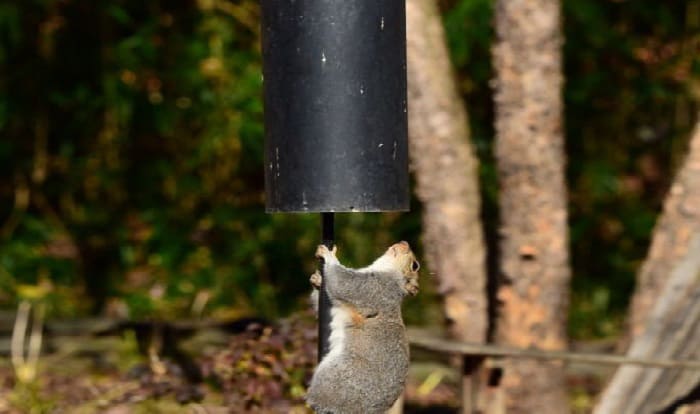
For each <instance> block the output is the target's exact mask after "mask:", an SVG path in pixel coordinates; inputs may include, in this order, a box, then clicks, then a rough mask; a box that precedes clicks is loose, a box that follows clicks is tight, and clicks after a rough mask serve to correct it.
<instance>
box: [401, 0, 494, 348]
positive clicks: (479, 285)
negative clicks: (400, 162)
mask: <svg viewBox="0 0 700 414" xmlns="http://www.w3.org/2000/svg"><path fill="white" fill-rule="evenodd" d="M406 17H407V38H408V52H407V53H408V111H409V113H408V115H409V137H410V144H409V145H410V150H411V168H412V170H413V172H414V173H415V178H416V194H417V196H418V198H419V199H420V200H421V202H422V203H423V245H424V247H425V254H426V259H427V263H428V265H429V267H430V269H431V270H432V271H433V272H434V273H435V276H436V278H437V280H438V283H439V287H438V289H439V292H440V294H441V295H442V296H443V298H444V304H445V314H446V315H447V318H448V321H449V323H450V332H451V334H452V335H453V336H454V337H455V338H458V339H461V340H465V341H473V342H483V341H484V339H485V336H486V327H487V319H488V317H487V298H486V269H485V249H484V240H483V233H482V228H481V224H480V223H481V220H480V217H479V210H480V196H479V188H478V181H477V166H478V162H477V160H476V157H475V156H474V154H473V151H472V147H471V144H470V141H469V129H468V120H467V114H466V110H465V108H464V105H463V103H462V100H461V99H460V97H459V95H458V94H457V90H456V85H455V82H454V77H453V73H452V69H451V63H450V58H449V54H448V51H447V46H446V43H445V34H444V29H443V26H442V19H441V16H440V12H439V9H438V7H437V4H436V2H435V1H433V0H408V1H407V2H406Z"/></svg>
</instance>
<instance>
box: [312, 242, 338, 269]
mask: <svg viewBox="0 0 700 414" xmlns="http://www.w3.org/2000/svg"><path fill="white" fill-rule="evenodd" d="M337 252H338V247H337V246H335V245H334V246H333V249H332V250H329V249H328V247H326V245H325V244H319V245H318V247H317V248H316V257H317V258H319V259H323V261H324V262H325V263H326V264H329V263H338V258H337V257H336V253H337Z"/></svg>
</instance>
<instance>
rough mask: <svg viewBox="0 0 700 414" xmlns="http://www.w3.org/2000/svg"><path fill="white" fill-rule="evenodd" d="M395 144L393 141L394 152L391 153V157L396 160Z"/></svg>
mask: <svg viewBox="0 0 700 414" xmlns="http://www.w3.org/2000/svg"><path fill="white" fill-rule="evenodd" d="M396 145H397V142H396V141H394V152H393V153H392V154H391V159H393V160H396Z"/></svg>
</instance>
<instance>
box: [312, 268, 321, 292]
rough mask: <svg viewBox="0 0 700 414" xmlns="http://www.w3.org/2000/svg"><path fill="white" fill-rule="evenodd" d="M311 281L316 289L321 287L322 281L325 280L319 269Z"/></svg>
mask: <svg viewBox="0 0 700 414" xmlns="http://www.w3.org/2000/svg"><path fill="white" fill-rule="evenodd" d="M309 282H311V286H313V287H315V288H316V289H320V288H321V282H323V277H322V276H321V273H320V272H319V271H318V270H317V271H315V272H314V273H313V274H312V275H311V277H310V278H309Z"/></svg>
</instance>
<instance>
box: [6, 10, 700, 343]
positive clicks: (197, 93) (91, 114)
mask: <svg viewBox="0 0 700 414" xmlns="http://www.w3.org/2000/svg"><path fill="white" fill-rule="evenodd" d="M563 4H564V26H563V27H564V32H565V37H566V43H565V49H564V50H565V72H566V73H565V76H566V79H567V83H566V90H565V100H566V131H567V137H568V141H567V142H568V156H569V169H568V178H569V184H570V198H571V203H570V206H571V229H572V233H571V247H572V257H573V266H574V275H575V277H574V292H573V305H574V306H573V308H572V309H573V310H572V319H571V320H572V323H571V330H572V333H573V334H574V335H575V336H578V337H581V336H585V337H590V336H604V335H610V334H612V333H614V332H615V329H617V327H619V326H620V324H619V320H620V318H621V316H622V315H623V314H624V311H625V307H626V301H627V300H628V297H629V293H630V291H631V289H632V286H633V281H634V272H635V271H636V269H637V267H638V265H639V263H640V261H641V260H642V259H643V257H644V255H645V251H646V247H647V244H648V241H649V235H650V232H651V228H652V226H653V224H654V220H655V218H656V214H657V212H658V211H659V208H660V205H661V201H662V199H663V195H664V192H665V190H666V188H667V186H668V183H669V181H670V179H671V178H672V175H673V171H674V168H675V167H676V166H677V165H678V161H679V159H680V157H681V156H682V153H683V151H684V143H685V140H686V138H687V136H688V133H689V130H690V128H691V126H692V123H693V122H694V115H695V110H696V108H697V105H696V101H697V97H698V90H699V88H698V85H699V84H698V79H699V78H700V76H699V75H700V62H699V61H698V57H697V46H698V25H699V23H698V20H699V19H700V18H699V15H700V5H699V2H698V0H687V1H678V2H654V1H651V0H643V1H642V0H640V1H634V2H632V1H611V0H608V1H597V2H590V1H585V0H567V1H564V2H563ZM441 5H442V6H443V10H444V12H445V25H446V32H447V35H448V41H449V45H450V48H451V50H452V53H453V61H454V64H455V68H456V76H457V78H458V80H459V85H460V88H461V91H462V93H463V96H464V98H465V101H466V102H467V105H468V108H469V111H470V122H471V129H472V134H473V139H474V142H475V146H476V149H477V151H478V154H479V156H480V158H481V160H482V166H481V178H482V185H483V194H484V207H485V209H484V214H483V216H484V219H485V226H486V229H487V236H488V239H489V243H490V245H491V246H495V245H496V234H497V233H496V225H497V223H496V218H497V216H498V215H497V202H496V201H497V181H496V176H495V169H494V166H493V157H492V154H491V146H492V139H493V126H492V125H493V105H492V101H491V90H490V87H489V81H490V79H491V78H492V76H493V70H492V68H491V64H490V44H491V42H492V40H493V30H492V26H491V15H492V9H491V7H492V2H491V1H490V0H443V1H441ZM258 14H259V10H258V4H257V1H253V0H237V1H232V0H175V1H173V0H170V1H165V0H159V1H149V2H137V1H130V0H110V1H107V0H105V1H85V0H32V1H23V2H20V1H9V2H3V3H0V306H4V307H9V306H14V305H15V304H16V301H17V297H18V295H20V294H22V292H23V291H26V290H27V287H31V286H37V285H38V286H40V287H41V291H42V292H46V293H45V299H46V301H47V303H49V305H50V312H51V314H52V315H54V316H56V315H63V316H72V315H79V314H85V313H88V312H96V311H107V312H109V313H111V314H117V315H124V314H128V315H130V316H132V317H146V316H159V317H166V316H167V317H176V316H185V315H199V314H202V313H206V314H215V315H219V314H228V315H241V314H250V313H258V314H262V315H265V316H269V317H276V316H278V315H280V314H284V313H287V312H288V311H289V310H290V309H292V308H294V307H298V306H300V303H301V302H300V299H301V298H302V297H304V296H305V295H306V293H307V292H308V284H307V275H308V274H310V273H311V271H312V269H313V267H314V265H315V264H314V260H313V258H312V255H313V251H314V246H315V244H316V243H317V241H318V239H319V224H318V222H319V218H318V217H317V216H315V215H266V214H264V212H263V176H262V173H263V169H262V168H261V165H262V157H263V135H262V134H263V126H262V102H261V82H262V81H261V70H260V64H261V63H260V50H259V44H260V42H259V28H258V18H259V15H258ZM414 207H415V208H414V211H413V212H412V213H410V214H382V215H377V214H353V215H341V216H340V217H339V218H338V223H337V228H338V233H339V235H338V239H339V245H340V246H341V255H342V256H343V258H345V259H347V260H348V262H349V263H351V264H357V265H359V264H366V263H367V262H369V261H370V260H371V259H372V258H373V257H374V256H376V254H377V253H378V252H380V251H382V250H383V249H384V248H385V247H386V246H387V245H388V244H390V243H391V242H392V241H394V240H397V239H405V240H408V241H409V242H411V243H412V244H414V245H418V241H419V233H420V215H419V214H420V206H419V205H418V204H417V203H414ZM426 279H427V278H426ZM424 285H425V286H429V285H430V282H429V281H428V280H425V283H424ZM428 291H429V289H428ZM433 299H434V296H431V295H425V296H424V297H423V298H422V299H419V300H421V301H423V302H424V303H426V302H430V301H431V300H433ZM414 303H415V302H414ZM421 309H423V308H421V307H420V306H418V307H416V306H414V307H412V310H411V312H410V313H409V315H408V316H409V319H410V320H413V321H423V320H426V318H427V316H425V314H424V313H423V312H422V311H421Z"/></svg>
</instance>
